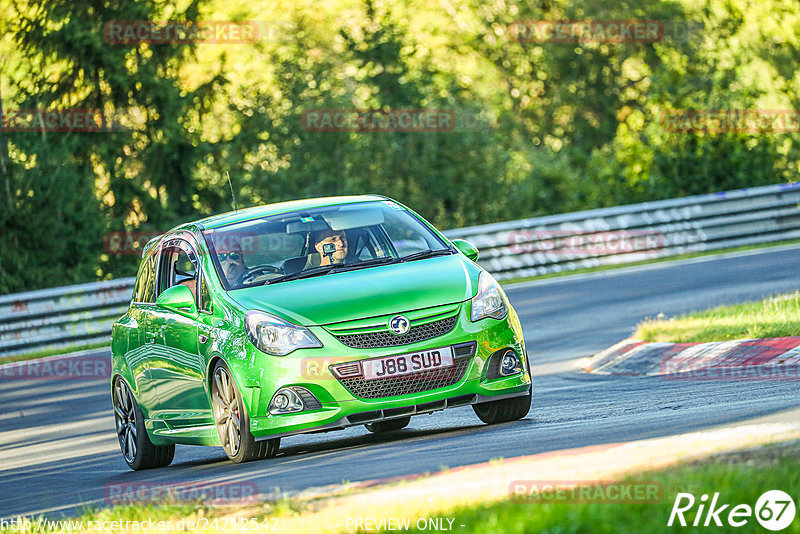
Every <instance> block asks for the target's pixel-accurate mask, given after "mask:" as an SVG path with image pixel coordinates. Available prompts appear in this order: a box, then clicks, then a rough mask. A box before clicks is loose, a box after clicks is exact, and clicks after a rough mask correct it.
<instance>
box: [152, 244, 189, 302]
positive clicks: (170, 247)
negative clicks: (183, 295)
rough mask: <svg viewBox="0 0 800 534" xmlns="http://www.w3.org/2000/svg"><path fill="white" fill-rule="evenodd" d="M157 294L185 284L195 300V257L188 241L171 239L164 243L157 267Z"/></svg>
mask: <svg viewBox="0 0 800 534" xmlns="http://www.w3.org/2000/svg"><path fill="white" fill-rule="evenodd" d="M158 278H159V294H161V293H162V292H164V291H165V290H167V289H169V288H170V287H173V286H176V285H179V284H180V285H185V286H186V287H188V288H189V290H190V291H191V292H192V295H194V297H195V301H197V281H198V269H197V257H196V255H195V253H194V251H193V250H192V249H191V247H190V246H189V245H188V243H186V242H184V241H181V240H172V241H169V242H167V243H165V244H164V248H163V249H162V251H161V267H160V269H159V277H158Z"/></svg>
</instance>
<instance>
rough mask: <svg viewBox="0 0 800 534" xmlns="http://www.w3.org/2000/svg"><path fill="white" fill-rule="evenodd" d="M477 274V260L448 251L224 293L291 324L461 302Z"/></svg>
mask: <svg viewBox="0 0 800 534" xmlns="http://www.w3.org/2000/svg"><path fill="white" fill-rule="evenodd" d="M479 274H480V268H479V267H478V266H476V265H475V264H474V263H472V262H471V261H469V260H468V259H466V258H464V257H463V256H462V255H461V254H453V255H451V256H439V257H434V258H427V259H423V260H416V261H409V262H406V263H399V264H395V265H379V266H375V267H367V268H364V269H359V270H356V271H347V272H343V273H333V274H326V275H322V276H315V277H312V278H305V279H300V280H292V281H288V282H278V283H275V284H271V285H265V286H259V287H252V288H245V289H237V290H235V291H230V292H229V293H228V295H230V297H231V298H232V299H233V300H234V301H236V302H237V303H238V304H239V305H240V306H242V307H243V308H244V309H255V310H262V311H265V312H268V313H273V314H275V315H278V316H281V317H283V318H285V319H288V320H290V321H292V322H294V323H295V324H302V325H306V326H310V325H325V324H330V323H338V322H341V321H350V320H353V319H362V318H366V317H374V316H377V315H387V314H390V313H402V312H406V311H411V310H417V309H421V308H427V307H431V306H438V305H441V304H451V303H455V302H462V301H464V300H467V299H469V298H472V296H473V295H474V293H475V290H476V288H477V284H478V275H479Z"/></svg>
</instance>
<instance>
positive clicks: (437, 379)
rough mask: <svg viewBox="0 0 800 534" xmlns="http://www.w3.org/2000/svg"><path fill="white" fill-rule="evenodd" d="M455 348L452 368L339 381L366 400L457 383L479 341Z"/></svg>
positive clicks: (467, 366) (340, 379) (358, 377)
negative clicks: (370, 378) (389, 376)
mask: <svg viewBox="0 0 800 534" xmlns="http://www.w3.org/2000/svg"><path fill="white" fill-rule="evenodd" d="M453 349H454V351H453V354H454V356H455V361H454V362H453V364H454V365H453V366H452V367H446V368H444V369H431V370H428V371H420V372H419V373H411V374H407V375H402V376H397V377H392V378H379V379H374V380H365V379H364V377H363V376H357V377H350V378H339V379H338V380H339V382H341V384H342V385H343V386H344V387H346V388H347V390H348V391H350V393H352V394H353V395H355V396H356V397H360V398H362V399H379V398H383V397H395V396H397V395H408V394H410V393H421V392H423V391H429V390H431V389H437V388H443V387H447V386H452V385H454V384H457V383H458V382H459V380H461V379H462V378H463V377H464V373H466V372H467V369H468V368H469V364H470V362H471V361H472V356H473V355H474V354H475V349H476V344H475V343H474V342H470V343H462V344H459V345H455V346H453Z"/></svg>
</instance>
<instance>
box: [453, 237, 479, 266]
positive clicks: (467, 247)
mask: <svg viewBox="0 0 800 534" xmlns="http://www.w3.org/2000/svg"><path fill="white" fill-rule="evenodd" d="M453 244H454V245H455V246H456V248H457V249H458V250H459V251H460V252H461V253H462V254H463V255H464V256H466V257H468V258H469V259H471V260H472V261H478V247H476V246H475V245H473V244H472V243H470V242H469V241H467V240H466V239H453Z"/></svg>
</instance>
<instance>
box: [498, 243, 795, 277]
mask: <svg viewBox="0 0 800 534" xmlns="http://www.w3.org/2000/svg"><path fill="white" fill-rule="evenodd" d="M798 243H800V240H798V239H791V240H786V241H775V242H772V243H761V244H759V245H743V246H741V247H731V248H723V249H718V250H709V251H705V252H689V253H686V254H677V255H675V256H664V257H662V258H653V259H649V260H641V261H634V262H630V263H620V264H616V265H600V266H598V267H582V268H580V269H575V270H572V271H561V272H558V273H547V274H538V275H535V276H521V277H519V278H509V279H507V280H502V281H501V282H500V285H509V284H518V283H520V282H529V281H531V280H544V279H546V278H557V277H560V276H569V275H572V274H582V273H594V272H599V271H611V270H614V269H622V268H624V267H637V266H639V265H650V264H652V263H664V262H667V261H676V260H685V259H690V258H700V257H703V256H715V255H717V254H730V253H731V252H742V251H745V250H757V249H762V248H771V247H780V246H783V245H796V244H798Z"/></svg>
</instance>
